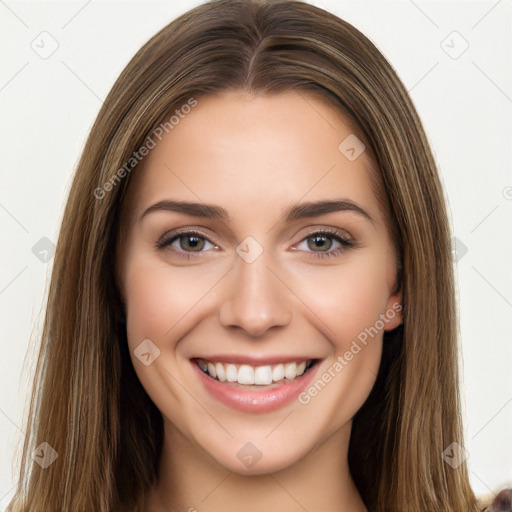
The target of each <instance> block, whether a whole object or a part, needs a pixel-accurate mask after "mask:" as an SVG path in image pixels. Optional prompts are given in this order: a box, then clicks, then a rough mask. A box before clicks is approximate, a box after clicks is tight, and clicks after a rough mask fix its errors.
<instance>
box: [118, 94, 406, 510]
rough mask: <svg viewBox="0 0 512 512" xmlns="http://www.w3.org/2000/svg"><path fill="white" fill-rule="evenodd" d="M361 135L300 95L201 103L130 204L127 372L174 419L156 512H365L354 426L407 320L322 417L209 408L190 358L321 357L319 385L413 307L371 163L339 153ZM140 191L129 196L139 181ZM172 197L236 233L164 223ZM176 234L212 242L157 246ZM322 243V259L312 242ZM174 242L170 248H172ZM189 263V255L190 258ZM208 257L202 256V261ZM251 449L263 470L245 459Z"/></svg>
mask: <svg viewBox="0 0 512 512" xmlns="http://www.w3.org/2000/svg"><path fill="white" fill-rule="evenodd" d="M352 133H354V130H353V129H352V128H351V126H350V124H349V123H348V122H347V121H346V120H345V119H344V118H343V117H342V116H341V115H340V114H339V113H338V112H337V111H334V110H333V108H332V106H330V105H328V104H327V103H324V101H323V100H319V99H316V98H313V97H309V98H306V97H304V96H299V95H297V94H295V93H293V92H285V93H279V94H276V95H265V96H252V95H249V94H248V93H246V92H241V91H231V92H226V93H223V94H219V95H216V96H209V97H204V98H198V105H197V107H195V108H194V109H193V110H192V111H191V113H190V114H188V115H187V116H186V117H185V118H184V119H182V120H180V123H179V124H178V125H176V126H175V127H174V128H173V130H172V131H171V132H170V133H169V134H168V135H166V136H165V137H164V138H163V140H162V141H161V142H159V143H158V145H157V146H156V147H155V148H154V149H153V150H152V151H151V152H150V154H149V155H148V156H147V157H146V158H145V160H144V161H143V172H141V173H140V175H139V176H137V185H136V186H131V187H130V189H129V195H128V197H127V202H126V203H125V204H127V205H128V206H127V208H128V213H129V215H130V220H129V223H128V225H127V226H126V236H125V237H123V239H122V243H121V244H120V245H119V251H118V267H117V268H118V280H119V283H120V289H121V294H122V297H123V300H124V303H125V307H126V316H127V332H128V343H129V346H130V352H131V355H132V362H133V365H134V368H135V371H136V372H137V375H138V377H139V379H140V382H141V383H142V385H143V387H144V388H145V390H146V391H147V393H148V394H149V396H150V397H151V399H152V400H153V402H154V403H155V404H156V406H157V407H158V409H159V410H160V411H161V413H162V415H163V418H164V428H165V440H164V446H163V452H162V461H161V465H160V469H159V482H158V484H157V485H155V487H154V488H153V489H152V490H151V493H150V495H149V497H148V499H147V501H146V503H145V506H146V510H151V511H152V512H160V511H164V510H167V511H169V510H173V511H174V510H175V511H177V510H179V511H181V510H183V511H187V510H190V509H192V510H194V509H195V510H197V511H200V512H214V511H221V510H222V511H223V512H231V511H239V510H247V511H261V510H280V511H288V512H292V511H293V512H295V511H299V510H300V511H303V510H304V509H306V510H308V511H310V512H314V511H325V510H329V511H350V512H362V511H363V510H365V507H364V504H363V502H362V499H361V497H360V495H359V493H358V491H357V489H356V488H355V485H354V483H353V481H352V478H351V476H350V473H349V470H348V463H347V451H348V443H349V438H350V430H351V426H352V418H353V416H354V414H355V413H356V412H357V410H358V409H359V408H360V407H361V405H362V404H363V403H364V401H365V399H366V398H367V396H368V395H369V393H370V390H371V388H372V386H373V384H374V382H375V378H376V375H377V371H378V367H379V362H380V358H381V352H382V336H383V331H384V330H391V329H393V328H395V327H396V326H397V325H399V324H400V323H401V317H400V314H399V313H397V314H396V315H394V318H393V319H392V320H389V321H388V322H387V323H386V325H385V327H384V329H380V330H379V332H378V334H377V335H376V336H374V337H373V338H372V339H371V340H370V341H369V342H368V344H367V345H366V346H364V347H363V348H362V349H361V350H360V351H359V352H358V353H357V355H354V357H353V358H352V360H350V361H348V362H347V364H346V365H345V366H344V368H343V370H342V371H339V372H338V373H336V376H335V377H334V378H332V379H331V381H330V382H329V383H328V385H326V386H325V387H324V389H322V391H321V392H319V393H318V394H317V396H315V397H313V398H311V400H310V401H309V403H307V404H302V403H300V402H299V401H298V400H293V401H292V402H291V403H289V404H287V405H285V406H284V407H282V408H281V409H278V410H277V411H273V412H267V413H261V414H251V413H245V412H240V411H238V410H235V409H233V408H231V407H228V406H226V405H224V404H222V403H220V402H219V401H217V400H216V399H215V398H213V397H212V396H210V395H209V394H207V392H206V391H205V389H204V387H203V386H202V385H201V383H200V382H199V381H198V378H197V375H196V374H195V372H194V371H193V367H192V363H191V361H190V358H191V357H193V356H198V355H203V356H204V357H205V358H208V357H207V356H208V355H212V354H218V353H224V354H244V355H252V356H261V355H269V354H270V355H276V354H279V355H294V356H295V355H297V356H308V357H314V358H318V359H320V360H321V361H320V362H319V365H318V367H317V369H316V372H317V373H316V377H315V379H316V378H318V377H321V376H322V375H323V374H325V372H327V371H328V369H329V368H331V369H332V367H333V364H334V362H335V361H336V360H337V358H338V356H343V355H344V354H345V353H346V351H347V350H348V349H349V348H350V346H351V344H352V342H353V340H355V339H356V338H357V336H358V335H359V334H360V333H361V332H362V331H364V330H365V328H369V327H370V326H373V325H375V323H376V321H377V320H378V319H379V315H381V314H385V313H386V312H387V311H388V310H390V309H392V308H393V305H395V308H396V305H397V304H399V303H400V302H401V294H400V291H397V289H396V266H395V263H396V255H395V252H394V248H393V245H392V242H391V238H390V231H389V227H388V226H387V223H386V220H385V215H384V213H383V211H382V210H381V208H380V206H379V203H378V200H377V197H376V196H375V193H374V191H373V189H372V182H371V178H370V171H369V170H368V169H369V159H368V158H367V153H366V152H363V153H362V155H361V156H360V157H359V158H357V159H356V160H354V161H349V160H348V159H347V158H346V157H345V155H344V154H342V153H341V152H340V151H339V150H338V145H339V144H340V142H341V141H343V140H344V139H345V138H346V137H347V136H348V135H350V134H352ZM132 185H133V183H132ZM167 199H172V200H175V201H191V202H198V203H203V202H204V203H208V204H215V205H218V206H221V207H223V208H225V209H226V210H227V211H228V213H229V215H230V217H231V218H230V219H229V220H223V221H220V220H216V219H212V218H205V217H197V216H191V215H185V214H182V213H177V212H171V211H164V210H158V211H154V212H152V213H149V214H147V215H145V216H143V217H142V219H141V216H142V214H143V212H144V211H145V210H146V209H147V208H148V207H150V206H151V205H153V204H155V203H157V202H159V201H162V200H167ZM332 199H344V200H348V201H351V202H353V203H356V204H357V205H358V206H359V207H360V208H362V209H363V210H364V211H365V212H367V213H368V215H369V216H370V217H371V219H372V220H369V219H368V218H366V217H365V216H364V215H362V214H360V213H357V212H354V211H336V212H331V213H327V214H323V215H318V216H315V217H311V218H302V219H297V220H294V221H291V222H284V221H282V220H281V215H282V211H283V210H284V209H286V208H287V207H290V206H292V205H295V204H297V203H298V202H301V203H302V202H312V201H320V200H332ZM180 228H195V229H196V230H199V231H200V232H201V233H202V234H203V235H204V236H205V237H206V238H207V239H209V240H210V241H211V242H212V243H205V244H204V245H203V246H202V249H201V250H202V252H200V253H199V254H198V253H197V252H192V256H193V258H192V259H185V258H182V257H180V255H183V254H185V255H186V254H190V245H189V246H187V245H186V242H187V239H186V237H185V241H184V245H183V244H182V245H180V240H179V238H177V239H175V241H174V242H173V244H172V245H168V246H166V247H164V248H161V249H158V248H156V247H155V244H156V242H157V241H158V240H159V239H160V238H161V237H162V236H163V235H165V234H172V233H173V231H174V230H176V229H180ZM326 228H327V229H330V230H335V231H337V232H338V233H339V234H340V235H341V236H343V237H345V238H346V239H348V240H349V241H351V242H353V243H354V244H355V246H353V247H344V246H342V245H340V244H339V243H338V242H337V241H336V239H334V238H329V237H327V238H326V239H324V240H323V242H324V244H323V246H322V248H324V249H325V247H327V249H328V250H327V252H331V253H332V252H335V251H336V250H337V249H341V250H340V251H339V254H334V255H332V256H330V257H323V258H321V257H318V256H317V255H318V254H319V253H320V254H322V250H321V249H320V250H318V249H317V248H316V246H315V245H314V244H313V245H312V246H311V245H310V244H308V240H309V242H310V243H311V241H312V238H314V237H312V234H313V233H316V232H319V231H320V232H321V231H322V229H326ZM248 236H251V237H253V238H254V240H256V241H257V243H258V244H259V245H260V246H261V248H262V249H263V252H262V253H261V255H259V257H258V258H256V260H255V261H254V262H252V263H247V262H246V261H245V260H244V259H242V258H241V257H240V256H238V254H237V253H236V248H237V246H238V245H239V244H240V243H241V242H242V241H243V240H244V239H245V238H246V237H248ZM168 238H172V237H168ZM187 250H189V252H188V253H187V252H186V251H187ZM194 256H195V257H194ZM145 339H150V340H151V341H152V343H154V344H155V345H156V346H157V347H158V349H159V350H160V355H159V356H158V357H157V358H156V359H155V360H154V361H153V362H152V363H151V364H150V365H148V366H145V365H144V364H142V363H141V361H140V360H139V359H138V358H137V357H136V356H135V355H134V350H135V349H136V348H137V346H139V344H140V343H141V342H142V340H145ZM247 442H251V443H252V444H253V445H255V446H256V447H257V449H258V450H259V452H260V453H261V458H260V460H258V461H257V463H255V464H254V465H252V466H250V467H246V466H245V465H244V464H243V463H242V462H241V460H240V459H239V458H238V457H237V452H238V451H239V450H240V449H241V448H242V447H243V446H244V445H245V444H246V443H247Z"/></svg>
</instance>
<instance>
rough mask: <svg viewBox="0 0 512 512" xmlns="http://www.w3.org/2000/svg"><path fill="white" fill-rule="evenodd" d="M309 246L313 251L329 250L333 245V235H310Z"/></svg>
mask: <svg viewBox="0 0 512 512" xmlns="http://www.w3.org/2000/svg"><path fill="white" fill-rule="evenodd" d="M307 240H308V242H307V243H308V248H309V249H311V250H312V251H315V252H317V251H320V252H324V251H328V250H329V249H330V248H331V247H332V243H333V240H332V236H328V235H314V236H310V237H309V238H308V239H307Z"/></svg>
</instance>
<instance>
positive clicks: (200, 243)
mask: <svg viewBox="0 0 512 512" xmlns="http://www.w3.org/2000/svg"><path fill="white" fill-rule="evenodd" d="M178 240H179V246H180V249H183V250H184V251H190V252H200V251H202V250H203V248H204V246H205V239H204V238H202V237H200V236H197V235H180V236H179V237H178Z"/></svg>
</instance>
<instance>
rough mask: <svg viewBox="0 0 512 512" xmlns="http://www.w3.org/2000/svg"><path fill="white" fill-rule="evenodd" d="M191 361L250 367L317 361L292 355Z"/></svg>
mask: <svg viewBox="0 0 512 512" xmlns="http://www.w3.org/2000/svg"><path fill="white" fill-rule="evenodd" d="M190 359H196V360H197V359H203V360H205V361H211V362H215V363H226V364H229V363H231V364H248V365H250V366H266V365H273V364H280V363H282V364H285V363H301V362H302V361H311V360H313V359H317V358H315V357H307V356H290V355H274V356H247V355H241V354H212V355H201V356H194V357H191V358H190Z"/></svg>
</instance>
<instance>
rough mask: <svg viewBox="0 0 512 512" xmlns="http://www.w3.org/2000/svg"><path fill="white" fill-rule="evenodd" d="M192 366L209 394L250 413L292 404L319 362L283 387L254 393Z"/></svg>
mask: <svg viewBox="0 0 512 512" xmlns="http://www.w3.org/2000/svg"><path fill="white" fill-rule="evenodd" d="M191 364H192V366H193V367H194V368H195V371H196V373H197V374H198V377H199V380H200V381H201V382H202V384H203V385H204V387H205V388H206V391H208V393H210V394H211V395H212V396H213V397H214V398H216V399H217V400H219V401H220V402H222V403H223V404H225V405H228V406H229V407H232V408H233V409H238V410H239V411H242V412H249V413H265V412H271V411H276V410H277V409H280V408H281V407H284V406H285V405H286V404H288V403H290V402H291V401H292V400H293V399H294V398H296V397H297V396H298V395H299V394H300V393H301V392H302V391H304V389H305V388H306V387H307V386H308V385H309V383H310V382H311V380H312V379H313V377H314V375H315V373H316V370H317V367H318V366H319V365H318V362H317V364H315V365H314V366H313V367H312V368H310V369H309V370H308V371H307V372H306V373H305V374H303V375H301V376H300V377H297V378H295V379H293V380H291V381H288V382H285V383H283V384H282V385H281V386H278V387H275V388H272V389H262V390H254V391H253V390H249V389H242V388H238V387H236V385H232V384H231V383H224V382H220V381H218V380H216V379H213V378H212V377H210V376H208V375H206V373H204V372H203V371H202V370H201V369H200V368H199V366H197V364H196V363H194V362H193V361H191Z"/></svg>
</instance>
